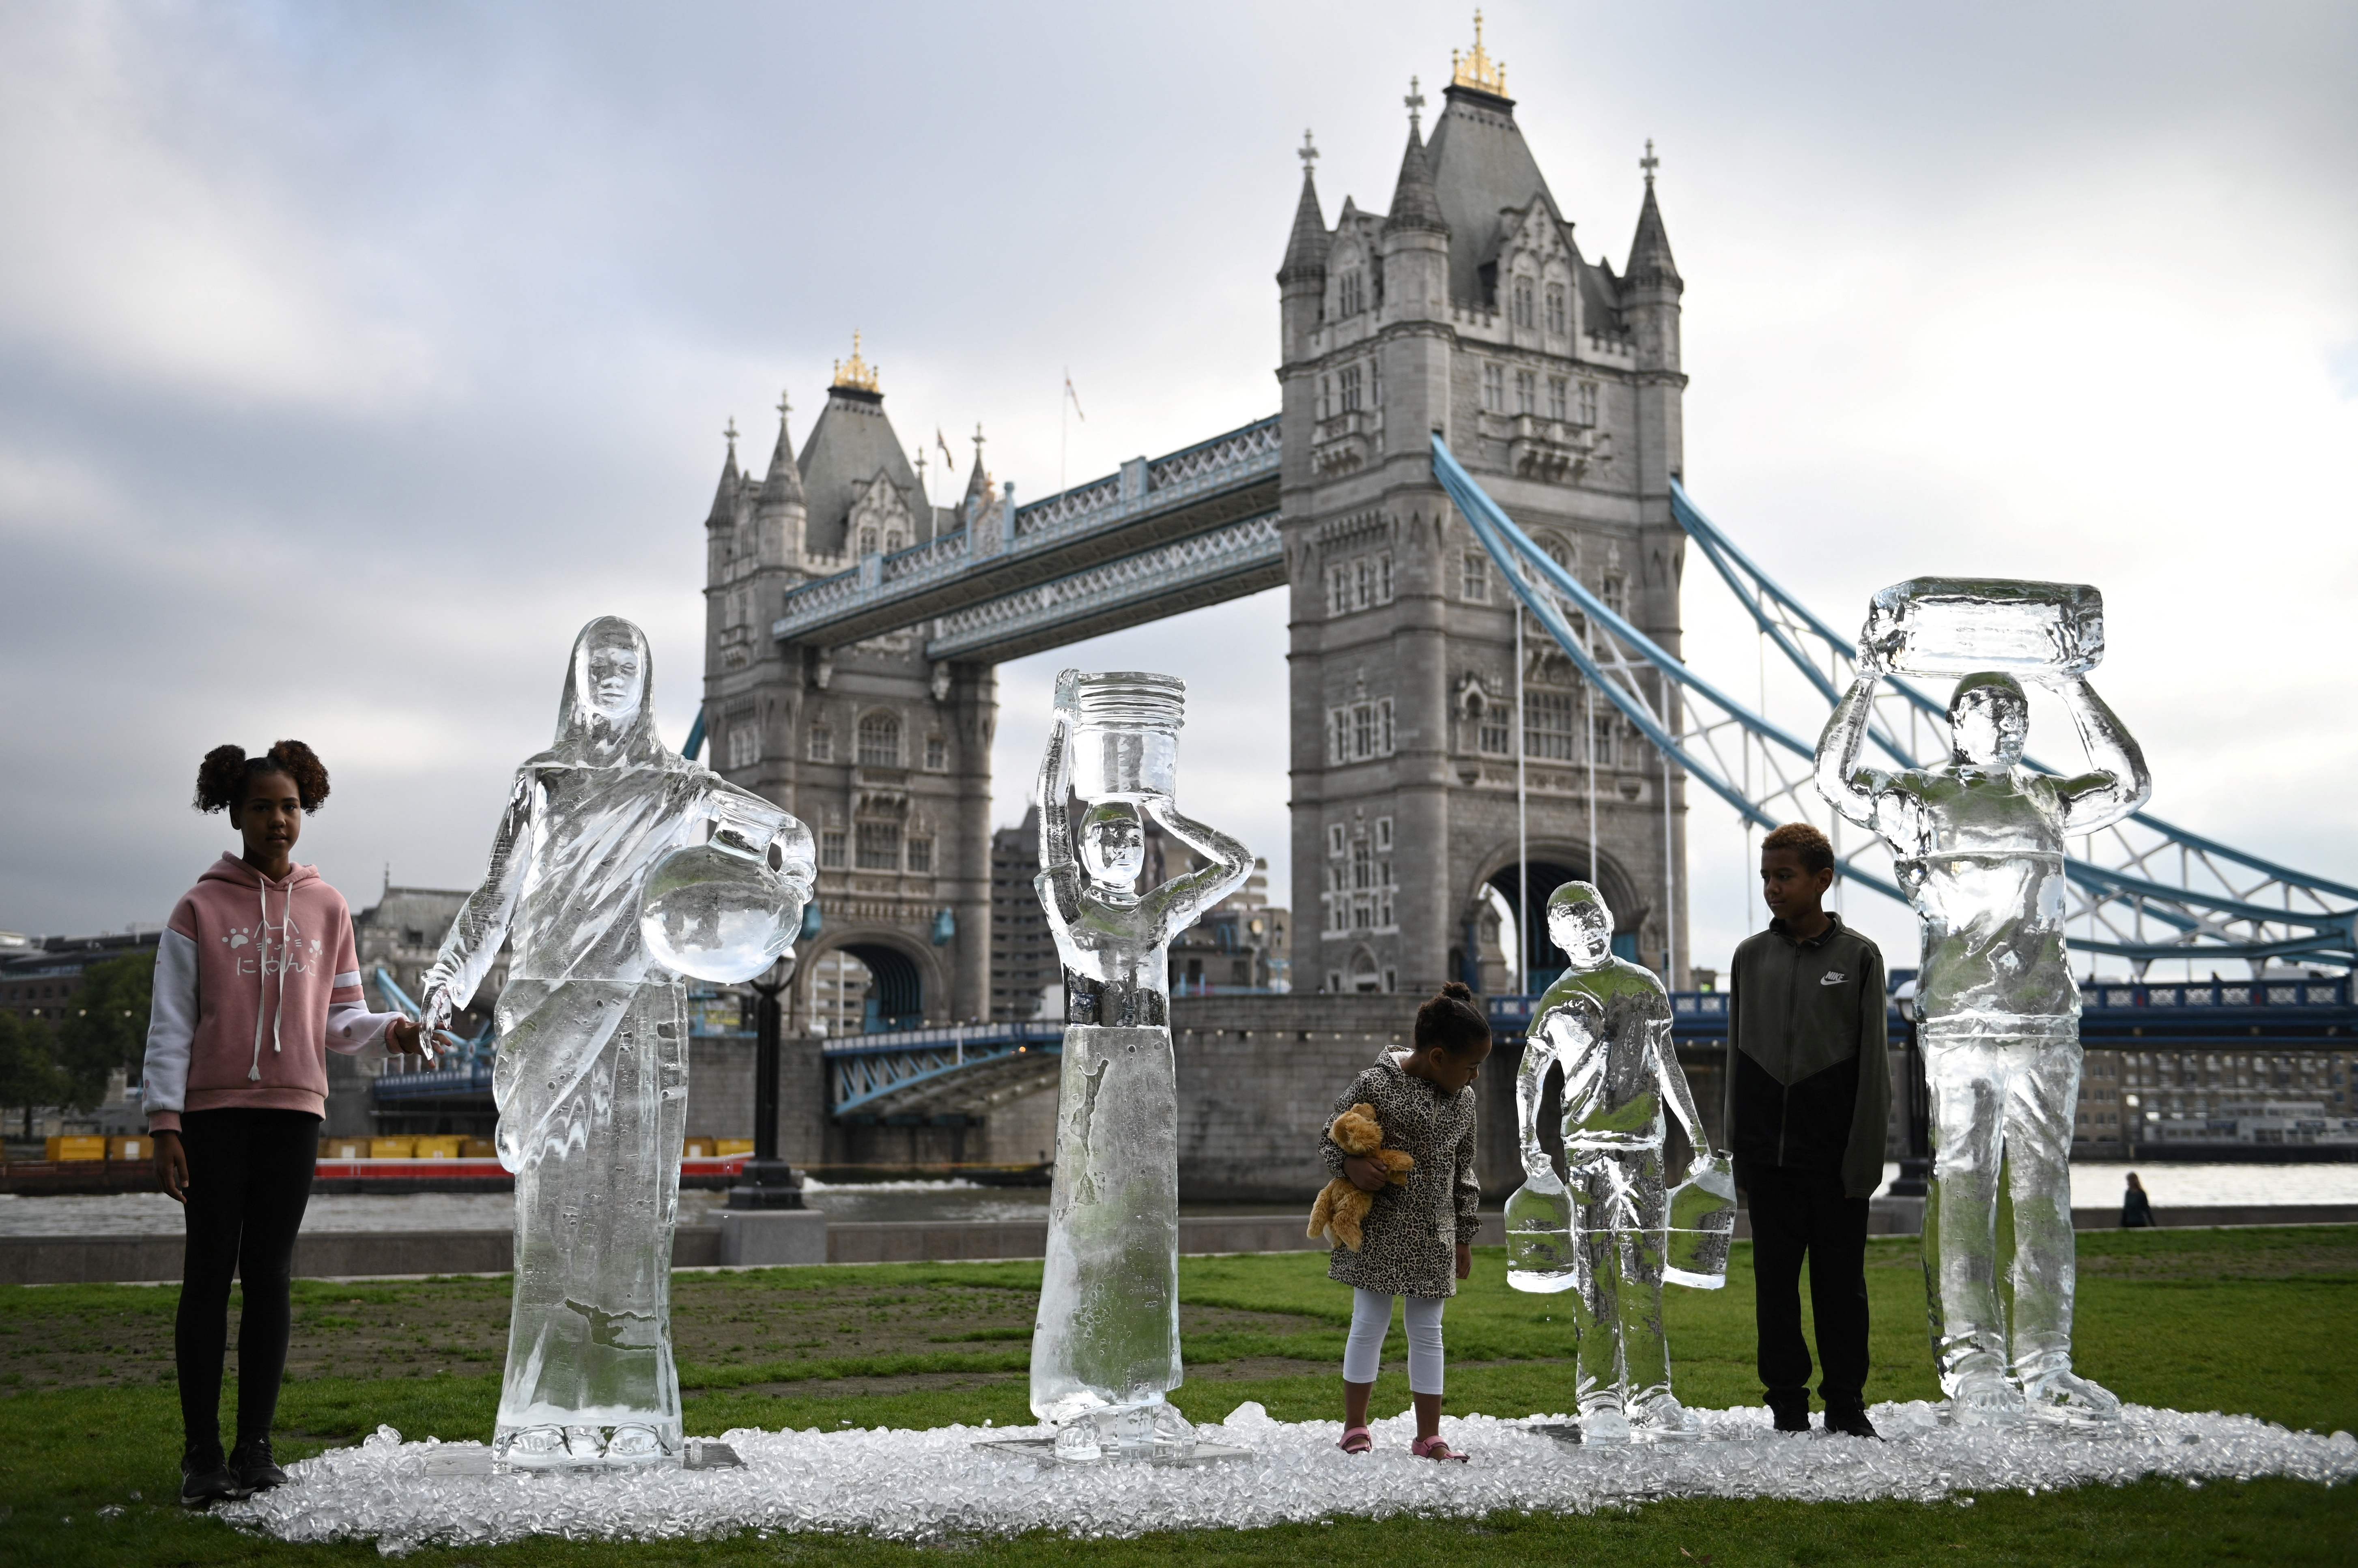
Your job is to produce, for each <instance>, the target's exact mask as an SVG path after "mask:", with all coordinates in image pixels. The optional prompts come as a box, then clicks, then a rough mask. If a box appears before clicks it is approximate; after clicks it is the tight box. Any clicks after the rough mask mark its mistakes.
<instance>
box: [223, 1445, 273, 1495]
mask: <svg viewBox="0 0 2358 1568" xmlns="http://www.w3.org/2000/svg"><path fill="white" fill-rule="evenodd" d="M229 1467H230V1469H231V1470H232V1471H233V1473H234V1474H235V1475H236V1476H237V1484H238V1487H239V1492H238V1495H239V1496H240V1497H250V1496H252V1495H253V1494H254V1493H255V1492H266V1491H268V1490H270V1488H271V1487H283V1486H285V1485H286V1484H287V1472H286V1471H284V1470H281V1469H280V1468H279V1467H278V1466H277V1465H275V1464H273V1463H272V1462H271V1458H270V1439H268V1438H266V1437H249V1438H247V1439H246V1440H245V1441H244V1442H243V1443H241V1444H238V1445H237V1446H236V1447H235V1448H234V1449H233V1450H231V1451H230V1456H229Z"/></svg>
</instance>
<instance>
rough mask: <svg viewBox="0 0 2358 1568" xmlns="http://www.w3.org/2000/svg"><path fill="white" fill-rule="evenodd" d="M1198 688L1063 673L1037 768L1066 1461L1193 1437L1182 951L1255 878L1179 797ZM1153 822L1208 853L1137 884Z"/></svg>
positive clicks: (1053, 1310)
mask: <svg viewBox="0 0 2358 1568" xmlns="http://www.w3.org/2000/svg"><path fill="white" fill-rule="evenodd" d="M1185 691H1186V688H1185V687H1184V685H1183V684H1182V683H1181V682H1180V681H1178V680H1177V679H1175V678H1174V677H1173V676H1161V675H1147V674H1140V673H1132V672H1118V673H1109V674H1104V675H1083V674H1082V673H1081V672H1079V671H1078V670H1066V671H1065V672H1064V673H1063V674H1062V675H1060V676H1057V677H1056V699H1055V701H1056V707H1055V718H1054V719H1053V721H1052V726H1051V728H1050V730H1049V733H1048V750H1047V755H1046V756H1045V758H1044V760H1043V761H1042V762H1041V766H1040V784H1039V802H1038V803H1039V807H1040V875H1039V879H1038V886H1039V891H1040V902H1041V903H1042V904H1043V905H1044V906H1045V908H1046V912H1047V919H1048V925H1049V927H1050V929H1051V930H1052V931H1053V932H1054V933H1055V938H1056V951H1057V953H1058V955H1059V956H1060V957H1062V958H1063V960H1064V969H1065V1040H1064V1060H1063V1062H1062V1064H1061V1066H1060V1073H1061V1082H1060V1086H1059V1090H1058V1097H1057V1109H1056V1172H1055V1180H1054V1184H1053V1187H1052V1190H1051V1192H1050V1194H1049V1198H1048V1247H1047V1258H1046V1263H1045V1268H1044V1274H1043V1278H1042V1281H1041V1286H1040V1316H1039V1321H1038V1323H1037V1325H1035V1327H1034V1329H1033V1338H1032V1411H1033V1414H1034V1415H1036V1416H1038V1417H1039V1418H1040V1419H1041V1420H1042V1421H1044V1422H1053V1423H1055V1426H1056V1428H1057V1433H1056V1453H1057V1454H1058V1456H1059V1457H1060V1458H1064V1459H1069V1460H1090V1459H1098V1458H1100V1457H1105V1456H1108V1455H1121V1454H1152V1453H1156V1452H1169V1451H1171V1450H1173V1449H1175V1448H1184V1447H1185V1446H1186V1445H1188V1444H1190V1443H1191V1442H1192V1439H1193V1433H1192V1431H1191V1429H1190V1428H1189V1426H1188V1424H1187V1422H1186V1421H1185V1419H1184V1417H1182V1416H1181V1415H1180V1413H1179V1411H1178V1410H1177V1409H1176V1408H1174V1406H1173V1405H1171V1404H1170V1403H1169V1402H1168V1400H1167V1399H1166V1398H1165V1396H1166V1395H1168V1394H1169V1392H1170V1391H1171V1390H1173V1389H1175V1388H1177V1387H1178V1386H1179V1383H1180V1379H1181V1368H1180V1360H1179V1137H1178V1134H1179V1097H1178V1086H1177V1080H1176V1077H1175V1075H1174V1066H1173V1062H1172V1056H1171V990H1170V976H1169V969H1170V957H1169V952H1168V949H1169V945H1170V942H1171V938H1172V937H1174V935H1178V934H1179V933H1180V932H1182V931H1184V930H1185V929H1186V928H1187V927H1188V926H1190V925H1194V924H1195V918H1196V916H1198V915H1199V914H1202V913H1203V912H1204V911H1205V910H1206V909H1208V908H1209V907H1211V906H1212V905H1213V904H1215V903H1218V902H1219V901H1220V900H1221V899H1223V898H1226V897H1227V896H1228V894H1229V893H1231V892H1235V891H1236V890H1237V889H1238V887H1240V886H1242V885H1243V884H1244V881H1245V878H1246V877H1247V876H1249V874H1250V873H1251V871H1252V853H1251V851H1249V850H1248V849H1246V848H1245V847H1244V846H1243V845H1242V844H1239V843H1238V842H1237V841H1236V840H1235V839H1233V838H1229V837H1228V836H1227V835H1226V834H1224V833H1219V832H1216V831H1214V830H1213V829H1212V828H1209V827H1205V826H1204V825H1203V824H1202V823H1200V822H1195V821H1192V820H1190V819H1189V818H1187V817H1185V816H1181V815H1180V813H1179V809H1178V807H1177V806H1176V805H1174V802H1173V799H1172V792H1173V787H1174V773H1175V768H1174V761H1175V752H1176V747H1177V741H1178V731H1179V725H1180V712H1181V705H1182V703H1183V701H1184V695H1185ZM1072 795H1077V796H1078V797H1079V800H1080V802H1081V804H1082V806H1084V807H1085V811H1084V814H1083V816H1082V820H1081V829H1080V850H1079V854H1078V856H1077V858H1076V856H1075V853H1074V848H1073V841H1072V839H1073V834H1072V827H1071V822H1072V817H1071V815H1070V813H1071V809H1072V808H1071V805H1070V803H1069V797H1070V796H1072ZM1150 818H1151V819H1152V821H1153V822H1154V824H1155V825H1156V826H1157V827H1160V828H1161V829H1162V830H1163V833H1164V834H1166V835H1168V836H1169V838H1172V839H1174V840H1175V841H1176V842H1178V843H1179V844H1182V845H1184V846H1185V847H1186V848H1188V849H1192V850H1194V851H1195V853H1196V854H1197V855H1199V856H1201V857H1203V859H1204V860H1206V861H1207V862H1209V863H1208V864H1206V865H1205V866H1204V867H1202V868H1200V869H1198V870H1196V871H1191V872H1188V873H1186V874H1184V875H1182V876H1177V877H1174V878H1172V879H1171V880H1170V881H1166V882H1164V883H1163V884H1162V885H1161V886H1159V887H1155V888H1150V889H1148V890H1146V891H1144V892H1141V891H1139V888H1138V879H1139V874H1140V872H1141V870H1143V868H1144V865H1145V833H1144V824H1145V821H1146V820H1147V819H1150Z"/></svg>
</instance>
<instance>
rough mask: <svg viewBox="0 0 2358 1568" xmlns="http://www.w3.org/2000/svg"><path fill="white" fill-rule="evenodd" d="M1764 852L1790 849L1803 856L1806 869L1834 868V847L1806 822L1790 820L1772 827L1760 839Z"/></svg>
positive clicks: (1803, 865)
mask: <svg viewBox="0 0 2358 1568" xmlns="http://www.w3.org/2000/svg"><path fill="white" fill-rule="evenodd" d="M1760 848H1761V850H1762V852H1763V853H1766V852H1767V851H1768V850H1770V849H1790V850H1792V851H1793V853H1795V854H1797V855H1799V856H1801V869H1802V870H1803V871H1833V869H1834V847H1833V845H1832V844H1830V843H1828V842H1827V841H1826V836H1825V835H1824V834H1823V833H1821V832H1819V831H1818V830H1817V829H1816V828H1815V827H1812V826H1811V825H1810V824H1808V823H1806V822H1788V823H1786V824H1785V825H1784V826H1783V827H1772V828H1770V829H1769V831H1768V837H1767V838H1763V839H1761V840H1760Z"/></svg>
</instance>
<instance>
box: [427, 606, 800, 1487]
mask: <svg viewBox="0 0 2358 1568" xmlns="http://www.w3.org/2000/svg"><path fill="white" fill-rule="evenodd" d="M651 685H652V680H651V671H650V669H649V661H648V656H647V643H646V638H645V636H644V634H643V633H641V632H640V631H639V629H638V628H637V627H636V626H633V625H632V624H631V623H630V622H627V621H622V620H617V619H615V618H613V617H611V616H607V617H603V618H601V619H599V620H596V621H593V622H590V624H589V625H588V626H586V627H584V628H583V629H582V632H581V635H580V637H579V640H578V641H577V642H576V643H574V647H573V660H572V663H571V665H569V666H568V669H567V672H566V682H565V699H564V703H563V705H562V706H561V707H560V708H558V710H557V743H556V744H555V745H554V746H552V747H550V748H549V749H548V750H547V751H546V752H541V753H540V754H539V755H538V756H535V757H534V758H532V759H530V760H529V761H527V762H525V764H524V765H523V766H522V767H521V768H519V769H517V770H516V776H515V784H514V787H513V788H511V789H510V791H509V792H508V803H507V811H506V814H505V815H504V816H502V818H501V819H500V826H499V832H498V835H497V837H496V838H494V839H493V840H492V857H491V869H490V871H488V872H487V873H486V874H485V876H484V878H483V884H482V886H481V887H479V888H477V889H476V890H475V891H474V892H472V893H471V894H470V895H469V896H468V899H467V902H466V903H465V904H464V905H463V906H462V907H461V908H460V912H459V917H458V919H457V920H456V921H455V922H453V924H452V925H451V927H450V934H449V936H448V937H446V938H445V939H444V940H443V943H442V951H441V953H440V955H439V956H438V957H437V958H436V959H435V961H434V965H433V968H430V969H428V970H427V974H426V982H425V1002H424V1005H425V1010H426V1012H427V1018H428V1021H429V1022H432V1023H434V1024H436V1025H439V1024H440V1023H442V1022H444V1021H445V1020H447V1019H448V1018H449V1015H450V1013H451V1011H452V1010H453V1009H455V1008H459V1007H463V1006H465V1005H466V1004H467V1002H468V1001H469V1000H470V999H471V998H472V997H473V995H474V992H475V988H476V986H477V984H478V983H480V982H481V979H482V977H483V974H484V972H485V971H486V970H487V969H489V968H491V966H492V959H493V958H494V957H496V956H497V954H498V953H499V950H500V943H501V939H502V938H503V937H506V938H507V939H509V940H510V941H511V942H513V944H514V951H513V953H512V955H511V958H510V964H509V969H508V983H507V989H505V990H504V991H503V992H502V993H501V995H500V999H499V1008H498V1013H499V1026H500V1045H499V1057H498V1064H497V1065H496V1067H495V1068H494V1069H493V1072H492V1098H494V1100H495V1101H496V1102H497V1104H498V1106H499V1114H500V1123H499V1150H500V1162H501V1163H502V1164H503V1165H505V1166H506V1167H507V1168H508V1169H509V1170H510V1171H513V1172H514V1173H515V1195H516V1213H515V1302H514V1312H513V1314H512V1315H511V1317H510V1320H509V1325H508V1359H507V1372H506V1376H505V1378H504V1379H503V1381H502V1384H501V1388H500V1410H499V1422H498V1426H497V1429H496V1432H495V1435H494V1437H493V1440H492V1447H493V1452H494V1454H495V1455H496V1457H497V1458H498V1459H499V1460H500V1461H501V1462H502V1463H503V1464H504V1465H510V1466H515V1467H524V1468H550V1467H558V1466H568V1467H569V1466H578V1465H642V1464H657V1463H663V1462H665V1461H667V1460H669V1461H676V1459H677V1457H678V1455H679V1453H680V1445H681V1432H680V1410H679V1379H678V1377H677V1375H676V1372H675V1370H674V1368H673V1366H672V1356H671V1234H672V1222H673V1219H674V1217H675V1216H676V1211H677V1208H678V1204H679V1152H680V1148H681V1145H682V1142H683V1135H684V1134H685V1132H686V1130H687V988H686V986H685V985H683V984H682V982H681V979H680V976H681V975H682V974H689V975H694V976H696V977H697V978H698V979H712V980H720V981H729V982H734V981H740V980H744V979H751V978H752V976H754V975H757V974H759V973H761V972H762V971H763V969H766V968H769V966H770V965H771V964H772V963H773V962H774V961H775V960H776V959H777V958H778V957H781V956H783V955H784V952H785V950H786V947H787V946H788V944H789V943H790V942H791V941H792V940H793V937H794V935H795V932H796V931H797V930H798V929H799V927H800V925H801V917H802V908H803V905H804V904H805V903H806V902H807V901H808V900H809V897H810V889H811V875H812V870H813V868H812V860H811V852H810V849H811V836H810V833H809V831H808V830H807V829H806V828H805V827H803V825H802V824H801V823H799V822H797V821H795V819H794V818H793V817H792V816H787V815H786V814H785V813H784V812H783V811H781V810H779V809H778V808H777V807H776V806H772V805H771V804H770V803H769V802H767V801H765V800H763V799H761V798H759V797H758V796H755V795H748V794H746V793H745V792H744V791H742V790H739V789H736V788H734V787H732V786H730V784H725V783H723V782H722V781H721V780H720V779H719V777H718V776H717V775H715V774H714V773H710V772H709V771H708V770H706V769H704V768H702V767H699V766H698V765H697V764H696V763H694V762H688V761H687V760H686V759H684V758H682V757H681V756H679V755H678V754H677V753H676V752H671V751H667V750H665V747H664V745H663V742H662V741H659V740H657V739H656V737H655V729H654V715H653V713H651V712H650V711H649V708H648V700H647V694H648V691H649V689H650V687H651Z"/></svg>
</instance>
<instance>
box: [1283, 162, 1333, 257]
mask: <svg viewBox="0 0 2358 1568" xmlns="http://www.w3.org/2000/svg"><path fill="white" fill-rule="evenodd" d="M1301 157H1302V200H1299V201H1297V202H1295V203H1294V205H1293V233H1292V234H1290V235H1288V236H1287V238H1286V242H1285V261H1284V263H1283V264H1282V265H1280V266H1279V267H1278V269H1277V281H1278V282H1279V283H1281V284H1286V283H1293V282H1297V281H1308V280H1309V279H1312V278H1321V279H1323V278H1325V276H1326V246H1327V237H1326V214H1325V212H1324V211H1320V209H1319V206H1318V181H1317V179H1316V178H1314V176H1313V175H1312V173H1311V168H1310V166H1311V165H1312V164H1313V163H1314V162H1316V161H1317V158H1318V148H1317V147H1316V146H1314V145H1313V144H1312V142H1311V140H1310V133H1309V132H1307V131H1304V132H1303V133H1302V149H1301Z"/></svg>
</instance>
